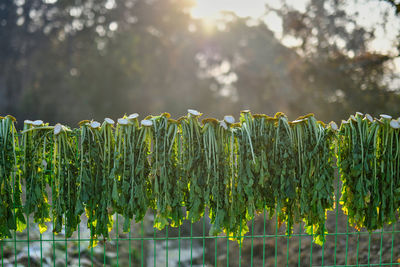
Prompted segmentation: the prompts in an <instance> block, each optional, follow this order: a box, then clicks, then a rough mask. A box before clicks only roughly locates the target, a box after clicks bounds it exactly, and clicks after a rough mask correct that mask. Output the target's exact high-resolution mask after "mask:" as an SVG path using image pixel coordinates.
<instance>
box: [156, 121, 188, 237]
mask: <svg viewBox="0 0 400 267" xmlns="http://www.w3.org/2000/svg"><path fill="white" fill-rule="evenodd" d="M169 117H170V115H169V114H168V113H163V114H161V115H160V116H155V117H151V119H150V121H151V122H152V129H153V134H154V141H153V153H152V166H151V180H152V192H153V194H152V206H153V209H154V210H155V211H156V217H155V221H154V226H155V227H156V228H157V229H159V230H161V229H163V228H164V227H165V226H166V225H169V221H168V220H171V225H172V226H179V225H181V224H182V221H183V219H184V214H183V211H182V204H183V191H184V190H185V187H187V186H186V185H184V184H183V183H182V181H181V179H180V176H181V170H180V165H179V159H178V142H180V138H179V135H178V129H179V127H178V122H177V121H175V120H170V119H169Z"/></svg>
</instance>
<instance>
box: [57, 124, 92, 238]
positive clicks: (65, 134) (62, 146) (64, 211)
mask: <svg viewBox="0 0 400 267" xmlns="http://www.w3.org/2000/svg"><path fill="white" fill-rule="evenodd" d="M79 134H80V132H79V130H74V131H71V130H70V129H69V128H67V127H65V126H62V125H60V124H57V125H56V126H55V127H54V148H53V164H54V167H53V190H52V199H53V201H52V202H53V203H52V213H53V220H54V230H53V232H55V233H59V232H61V229H62V225H63V223H64V224H65V235H66V236H67V237H71V235H72V233H73V232H74V231H76V229H77V227H78V225H79V224H80V221H81V220H80V217H81V215H82V213H83V212H84V209H83V205H82V202H81V201H80V198H79V191H78V190H77V185H78V184H79V154H78V151H77V145H78V142H79Z"/></svg>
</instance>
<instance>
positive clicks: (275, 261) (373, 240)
mask: <svg viewBox="0 0 400 267" xmlns="http://www.w3.org/2000/svg"><path fill="white" fill-rule="evenodd" d="M338 189H340V184H339V183H338V184H337V188H336V196H337V197H336V201H337V202H336V206H335V209H334V210H333V211H329V212H328V214H327V223H326V228H327V231H328V234H326V238H325V242H324V244H323V245H322V246H319V245H316V244H313V242H312V234H311V235H310V234H306V233H305V232H304V225H303V224H298V225H296V226H295V228H294V229H295V230H294V232H293V233H292V234H291V235H290V236H289V235H288V233H286V232H285V226H282V227H281V225H279V222H278V220H277V218H276V217H273V218H272V219H269V218H268V214H267V212H265V211H264V212H263V213H262V214H258V215H257V216H256V217H255V219H253V220H252V221H251V222H249V229H250V231H249V233H248V234H246V235H245V236H243V240H242V241H240V242H238V241H236V240H235V241H232V240H229V239H228V238H227V237H226V236H224V235H220V236H209V235H208V230H209V227H210V223H209V219H208V218H207V216H205V217H203V218H202V219H201V220H200V221H199V222H197V223H190V222H189V221H185V222H184V223H183V224H182V225H181V226H180V227H177V228H173V227H166V228H165V229H164V230H163V231H158V230H156V229H155V228H153V227H152V225H153V214H151V213H148V214H147V215H146V217H145V219H144V220H143V221H142V222H140V223H132V225H131V230H130V231H129V232H128V233H123V232H122V227H121V224H120V222H121V218H120V217H119V216H117V215H115V218H114V219H115V222H116V226H115V227H114V229H113V230H112V232H111V235H110V236H111V238H110V239H108V240H99V244H98V245H97V246H96V247H92V248H88V247H89V242H90V236H89V233H88V231H87V227H86V226H85V218H84V216H82V223H81V225H80V227H79V228H78V231H77V232H76V233H74V235H73V236H72V237H71V238H65V236H64V232H62V233H60V234H58V235H56V234H54V233H53V232H52V229H53V227H52V224H51V223H48V226H49V229H48V230H47V231H46V232H45V233H43V234H40V232H39V230H38V228H37V226H36V224H33V223H32V217H31V218H27V219H28V226H29V227H27V229H26V230H25V231H24V232H22V233H13V238H11V239H5V240H2V241H0V246H1V265H2V266H398V265H400V227H399V226H400V225H399V223H396V224H393V225H390V226H387V227H385V228H383V229H381V230H377V231H373V232H368V231H362V230H361V231H357V230H356V229H354V228H352V227H350V226H349V223H348V220H347V216H345V215H344V214H343V213H342V211H341V206H340V205H339V203H338V196H339V192H340V191H339V190H338Z"/></svg>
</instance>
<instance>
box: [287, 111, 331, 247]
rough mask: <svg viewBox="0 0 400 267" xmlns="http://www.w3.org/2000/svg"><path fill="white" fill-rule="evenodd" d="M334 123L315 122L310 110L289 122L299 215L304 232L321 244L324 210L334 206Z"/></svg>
mask: <svg viewBox="0 0 400 267" xmlns="http://www.w3.org/2000/svg"><path fill="white" fill-rule="evenodd" d="M336 130H337V126H336V124H335V123H331V124H330V125H329V127H328V128H325V127H324V124H323V123H322V122H317V121H316V119H315V118H314V116H313V114H310V115H306V116H303V117H300V118H298V119H297V120H296V121H294V122H293V123H292V131H293V135H294V139H295V142H296V152H297V170H296V174H297V178H298V179H299V180H300V181H299V185H298V189H297V194H298V198H299V205H300V217H301V219H303V221H304V222H305V226H306V229H305V230H306V232H307V233H308V234H313V238H314V242H315V243H317V244H319V245H322V244H323V242H324V240H325V236H324V235H325V234H326V233H327V231H326V229H325V220H326V216H327V211H328V210H332V209H333V207H334V187H333V181H334V179H335V177H334V169H333V163H334V162H333V159H334V138H335V132H336Z"/></svg>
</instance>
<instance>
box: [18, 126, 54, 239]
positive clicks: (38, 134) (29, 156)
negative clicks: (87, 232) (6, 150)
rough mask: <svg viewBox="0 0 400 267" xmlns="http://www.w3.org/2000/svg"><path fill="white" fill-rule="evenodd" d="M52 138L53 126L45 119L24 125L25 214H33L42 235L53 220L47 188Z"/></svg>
mask: <svg viewBox="0 0 400 267" xmlns="http://www.w3.org/2000/svg"><path fill="white" fill-rule="evenodd" d="M52 135H53V127H50V126H48V125H47V124H44V123H43V121H41V120H36V121H33V122H32V121H25V123H24V130H23V131H22V140H23V147H22V149H23V155H22V165H23V169H22V177H23V180H25V184H26V187H25V188H26V202H25V213H26V215H27V216H29V215H30V214H31V213H32V212H33V218H34V222H35V223H38V224H39V231H40V233H43V232H44V231H46V230H47V226H46V224H45V223H46V222H49V221H50V205H49V202H48V196H47V190H46V189H47V186H48V185H50V184H51V175H50V173H51V170H50V166H51V163H52V158H51V151H52V146H53V144H52V141H53V138H52Z"/></svg>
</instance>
